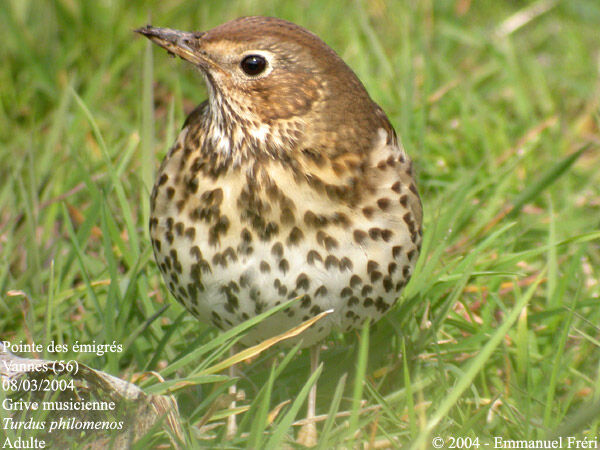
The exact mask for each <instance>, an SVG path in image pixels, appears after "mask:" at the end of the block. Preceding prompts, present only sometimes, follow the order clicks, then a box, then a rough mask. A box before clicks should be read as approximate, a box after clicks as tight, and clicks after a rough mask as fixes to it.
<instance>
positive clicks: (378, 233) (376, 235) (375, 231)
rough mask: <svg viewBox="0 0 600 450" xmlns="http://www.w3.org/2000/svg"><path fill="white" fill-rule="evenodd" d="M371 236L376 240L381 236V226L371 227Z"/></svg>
mask: <svg viewBox="0 0 600 450" xmlns="http://www.w3.org/2000/svg"><path fill="white" fill-rule="evenodd" d="M369 237H370V238H371V239H373V240H374V241H376V240H377V239H379V238H380V237H381V228H377V227H373V228H369Z"/></svg>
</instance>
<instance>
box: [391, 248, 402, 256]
mask: <svg viewBox="0 0 600 450" xmlns="http://www.w3.org/2000/svg"><path fill="white" fill-rule="evenodd" d="M401 254H402V246H401V245H396V246H395V247H392V256H393V257H394V259H398V258H400V255H401Z"/></svg>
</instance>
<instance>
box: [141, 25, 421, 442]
mask: <svg viewBox="0 0 600 450" xmlns="http://www.w3.org/2000/svg"><path fill="white" fill-rule="evenodd" d="M135 31H136V32H137V33H140V34H142V35H143V36H145V37H147V38H149V39H150V40H151V41H152V42H154V43H155V44H157V45H159V46H160V47H162V48H164V49H165V50H167V52H168V53H170V54H171V55H175V56H178V57H180V58H182V59H183V60H185V61H187V62H188V63H191V64H192V65H193V66H195V67H196V68H197V69H198V71H199V72H200V74H201V75H202V77H203V79H204V82H205V84H206V86H207V92H208V98H207V99H206V100H205V101H204V102H203V103H201V104H200V105H199V106H198V107H197V108H196V109H194V110H193V111H192V112H191V113H190V114H189V116H188V117H187V119H186V121H185V123H184V125H183V128H182V129H181V132H180V133H179V135H178V137H177V138H176V141H175V143H174V145H173V146H172V147H171V149H170V150H169V151H168V153H167V155H166V157H165V158H164V160H163V162H162V164H161V166H160V168H159V170H158V173H157V176H156V183H155V185H154V188H153V190H152V194H151V199H150V203H151V205H150V211H151V213H150V224H149V225H150V237H151V243H152V247H153V250H154V255H155V259H156V263H157V265H158V268H159V270H160V272H161V273H162V276H163V278H164V281H165V283H166V285H167V287H168V289H169V290H170V292H171V293H172V294H173V296H174V297H175V299H176V300H177V301H179V302H180V303H181V304H182V305H183V306H184V307H185V308H187V310H189V312H191V314H193V315H194V316H195V317H196V318H198V319H199V320H200V321H203V322H207V323H210V324H212V325H214V326H215V327H217V328H219V329H221V330H226V329H229V328H231V327H234V326H236V325H238V324H240V323H242V322H244V321H246V320H248V319H249V318H252V317H254V316H256V315H258V314H260V313H262V312H264V311H267V310H268V309H270V308H272V307H275V306H277V305H280V304H281V303H282V302H285V301H287V300H288V299H293V298H298V297H299V299H298V301H296V302H294V303H292V304H291V305H290V306H289V307H287V308H286V309H284V310H281V311H278V312H277V313H275V314H274V315H271V316H269V317H268V318H267V319H266V320H264V321H262V322H260V323H259V324H258V325H256V326H255V327H253V328H251V329H250V330H249V331H248V332H247V334H246V335H245V336H244V338H243V339H242V343H243V344H245V345H254V344H256V343H258V342H261V341H263V340H265V339H267V338H270V337H272V336H274V335H277V334H280V333H282V332H285V331H286V330H288V329H290V328H292V327H294V326H297V325H298V324H300V323H302V322H303V321H306V320H308V319H310V318H312V317H314V316H316V315H318V314H320V313H322V312H323V311H327V310H331V313H330V314H328V315H327V316H325V317H324V318H322V319H321V320H320V321H318V322H317V323H315V324H314V325H313V326H312V327H311V328H309V329H308V330H306V331H305V332H303V333H302V334H301V335H300V336H299V338H300V339H302V344H301V345H302V347H304V348H306V347H310V349H311V350H310V354H311V370H312V371H314V370H316V368H317V365H318V361H319V353H318V352H319V348H320V343H321V341H322V340H323V339H325V338H326V337H327V336H328V335H329V334H330V333H331V331H332V330H340V331H342V332H346V331H349V330H352V329H355V328H358V327H360V326H361V325H362V324H363V323H364V322H365V321H366V320H370V322H374V321H376V320H378V319H379V318H381V317H382V316H383V315H384V314H386V313H387V312H388V311H389V310H390V308H391V307H392V306H393V305H394V304H395V303H396V301H397V300H398V298H399V295H400V293H401V291H402V290H403V288H404V287H405V286H406V284H407V283H408V281H409V279H410V278H411V275H412V273H413V270H414V267H415V265H416V262H417V259H418V257H419V253H420V250H421V242H422V235H423V232H422V219H423V210H422V204H421V200H420V196H419V193H418V190H417V185H416V181H415V174H414V169H413V163H412V161H411V159H410V158H409V156H408V155H407V153H406V151H405V150H404V148H403V146H402V144H401V142H400V140H399V139H398V137H397V134H396V132H395V131H394V128H393V126H392V124H391V122H390V120H389V119H388V117H387V116H386V114H385V113H384V111H383V110H382V109H381V107H379V106H378V105H377V103H375V101H373V100H372V99H371V97H370V96H369V94H368V92H367V90H366V88H365V87H364V85H363V84H362V83H361V81H360V80H359V78H358V77H357V76H356V75H355V73H354V72H353V71H352V69H350V67H349V66H348V65H347V64H346V63H345V62H344V61H343V60H342V58H341V57H340V56H338V54H337V53H336V52H335V51H334V50H333V49H332V48H330V47H329V46H328V45H327V44H326V43H325V42H324V41H323V40H321V39H320V38H319V37H318V36H317V35H315V34H313V33H312V32H310V31H308V30H306V29H305V28H303V27H301V26H299V25H296V24H294V23H292V22H289V21H286V20H283V19H279V18H274V17H262V16H250V17H242V18H238V19H234V20H231V21H229V22H226V23H224V24H221V25H219V26H217V27H215V28H212V29H210V30H208V31H200V32H184V31H179V30H174V29H170V28H159V27H154V26H151V25H147V26H145V27H142V28H140V29H137V30H135ZM313 388H314V390H311V391H310V394H309V399H308V411H307V419H310V418H314V416H315V397H316V384H315V385H314V386H313ZM309 423H310V420H309ZM308 434H309V435H316V429H315V425H314V423H313V424H312V425H311V427H310V429H309V431H308ZM311 439H313V440H314V437H313V438H310V439H309V440H311Z"/></svg>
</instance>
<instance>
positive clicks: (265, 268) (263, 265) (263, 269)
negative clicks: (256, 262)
mask: <svg viewBox="0 0 600 450" xmlns="http://www.w3.org/2000/svg"><path fill="white" fill-rule="evenodd" d="M260 271H261V272H262V273H267V272H270V271H271V266H270V265H269V263H268V262H266V261H261V262H260Z"/></svg>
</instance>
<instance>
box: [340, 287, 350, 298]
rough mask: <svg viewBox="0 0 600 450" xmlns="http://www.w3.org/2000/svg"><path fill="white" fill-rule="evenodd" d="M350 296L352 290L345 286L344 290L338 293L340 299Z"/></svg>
mask: <svg viewBox="0 0 600 450" xmlns="http://www.w3.org/2000/svg"><path fill="white" fill-rule="evenodd" d="M351 295H352V289H350V288H349V287H348V286H346V287H345V288H344V289H342V290H341V291H340V297H342V298H343V297H350V296H351Z"/></svg>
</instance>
